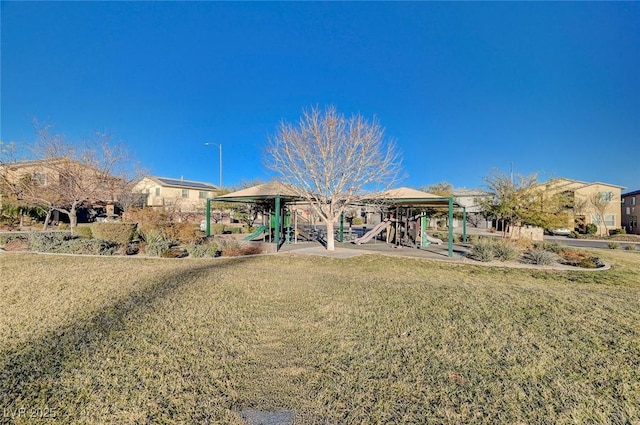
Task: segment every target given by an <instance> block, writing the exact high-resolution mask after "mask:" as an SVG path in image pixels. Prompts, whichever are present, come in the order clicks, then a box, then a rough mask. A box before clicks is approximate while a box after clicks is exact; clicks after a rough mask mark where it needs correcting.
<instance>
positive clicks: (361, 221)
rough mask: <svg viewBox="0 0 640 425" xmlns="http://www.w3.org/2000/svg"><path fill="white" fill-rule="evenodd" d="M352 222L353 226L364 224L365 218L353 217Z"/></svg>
mask: <svg viewBox="0 0 640 425" xmlns="http://www.w3.org/2000/svg"><path fill="white" fill-rule="evenodd" d="M351 224H352V225H353V226H360V225H362V224H364V218H362V217H353V219H352V220H351Z"/></svg>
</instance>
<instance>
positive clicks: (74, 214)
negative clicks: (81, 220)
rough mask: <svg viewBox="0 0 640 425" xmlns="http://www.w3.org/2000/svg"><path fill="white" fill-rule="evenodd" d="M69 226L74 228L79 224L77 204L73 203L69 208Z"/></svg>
mask: <svg viewBox="0 0 640 425" xmlns="http://www.w3.org/2000/svg"><path fill="white" fill-rule="evenodd" d="M68 215H69V227H71V228H73V227H76V226H77V225H78V211H77V210H76V206H75V205H72V206H71V208H70V209H69V213H68Z"/></svg>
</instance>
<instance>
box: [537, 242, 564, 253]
mask: <svg viewBox="0 0 640 425" xmlns="http://www.w3.org/2000/svg"><path fill="white" fill-rule="evenodd" d="M533 247H534V248H535V249H540V250H544V251H549V252H553V253H554V254H560V253H561V252H562V251H563V250H564V247H563V246H562V245H560V244H559V243H557V242H547V241H544V242H534V244H533Z"/></svg>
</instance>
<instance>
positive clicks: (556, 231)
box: [549, 228, 571, 236]
mask: <svg viewBox="0 0 640 425" xmlns="http://www.w3.org/2000/svg"><path fill="white" fill-rule="evenodd" d="M549 233H551V234H552V235H555V236H569V235H570V234H571V230H569V229H567V228H561V229H551V230H549Z"/></svg>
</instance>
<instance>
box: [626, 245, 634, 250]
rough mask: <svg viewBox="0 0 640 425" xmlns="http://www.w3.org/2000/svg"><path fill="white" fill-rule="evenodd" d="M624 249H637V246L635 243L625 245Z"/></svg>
mask: <svg viewBox="0 0 640 425" xmlns="http://www.w3.org/2000/svg"><path fill="white" fill-rule="evenodd" d="M624 249H625V251H635V250H636V249H637V248H636V246H635V245H625V246H624Z"/></svg>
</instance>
